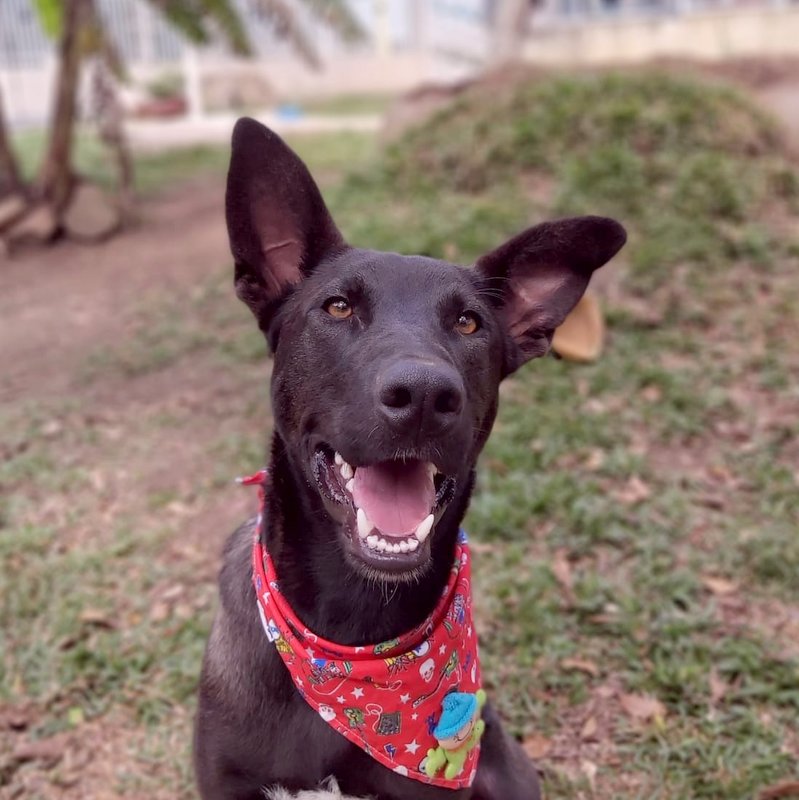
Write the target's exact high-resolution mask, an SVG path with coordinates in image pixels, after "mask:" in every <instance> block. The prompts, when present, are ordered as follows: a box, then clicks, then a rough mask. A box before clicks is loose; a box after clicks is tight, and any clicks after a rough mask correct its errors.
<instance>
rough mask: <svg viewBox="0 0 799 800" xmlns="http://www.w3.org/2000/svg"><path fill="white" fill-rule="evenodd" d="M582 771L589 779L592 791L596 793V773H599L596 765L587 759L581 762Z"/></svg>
mask: <svg viewBox="0 0 799 800" xmlns="http://www.w3.org/2000/svg"><path fill="white" fill-rule="evenodd" d="M580 769H581V770H582V772H583V775H585V777H586V778H588V785H589V786H590V787H591V791H592V792H595V791H596V773H597V766H596V764H594V762H593V761H589V760H588V759H587V758H586V759H583V760H582V761H581V762H580Z"/></svg>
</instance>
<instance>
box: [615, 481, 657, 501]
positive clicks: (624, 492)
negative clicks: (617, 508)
mask: <svg viewBox="0 0 799 800" xmlns="http://www.w3.org/2000/svg"><path fill="white" fill-rule="evenodd" d="M651 494H652V490H651V489H650V488H649V486H647V484H645V483H644V482H643V481H642V480H641V479H640V478H639V477H638V476H637V475H633V476H632V477H630V479H629V480H628V481H627V483H626V485H625V486H624V487H623V488H622V489H619V490H618V491H617V492H616V499H617V500H618V501H619V502H620V503H624V505H626V506H633V505H637V504H638V503H641V502H643V501H644V500H646V499H648V498H649V496H650V495H651Z"/></svg>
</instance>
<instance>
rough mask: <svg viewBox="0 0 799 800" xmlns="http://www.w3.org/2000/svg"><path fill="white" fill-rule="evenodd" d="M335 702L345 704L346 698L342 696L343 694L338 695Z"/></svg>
mask: <svg viewBox="0 0 799 800" xmlns="http://www.w3.org/2000/svg"><path fill="white" fill-rule="evenodd" d="M336 702H337V703H346V702H347V698H346V697H344V695H343V694H340V695H339V696H338V697H337V698H336Z"/></svg>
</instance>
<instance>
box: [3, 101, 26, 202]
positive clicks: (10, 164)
mask: <svg viewBox="0 0 799 800" xmlns="http://www.w3.org/2000/svg"><path fill="white" fill-rule="evenodd" d="M7 194H24V186H23V184H22V178H21V177H20V174H19V167H18V166H17V157H16V154H15V153H14V150H13V148H12V147H11V136H10V134H9V132H8V129H7V127H6V118H5V114H4V113H3V97H2V95H1V94H0V197H4V196H5V195H7Z"/></svg>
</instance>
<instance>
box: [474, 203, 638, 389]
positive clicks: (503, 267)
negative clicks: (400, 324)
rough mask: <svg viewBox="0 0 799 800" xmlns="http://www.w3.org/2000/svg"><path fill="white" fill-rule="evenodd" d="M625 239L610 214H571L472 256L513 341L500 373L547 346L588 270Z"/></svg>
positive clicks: (584, 282)
mask: <svg viewBox="0 0 799 800" xmlns="http://www.w3.org/2000/svg"><path fill="white" fill-rule="evenodd" d="M625 241H627V233H626V232H625V230H624V228H623V227H622V226H621V225H619V223H618V222H616V221H615V220H612V219H608V218H606V217H573V218H570V219H560V220H555V221H553V222H544V223H542V224H541V225H536V226H535V227H534V228H528V229H527V230H526V231H524V232H522V233H520V234H519V235H518V236H514V237H513V239H510V240H509V241H507V242H506V243H505V244H503V245H502V246H500V247H498V248H497V249H496V250H492V251H491V252H490V253H488V254H487V255H485V256H483V257H482V258H481V259H479V261H477V263H476V264H475V270H476V271H477V272H478V273H479V274H480V275H481V276H482V277H483V278H484V279H485V283H486V285H487V287H488V288H490V289H491V290H492V291H491V292H490V296H491V297H492V299H493V302H494V303H495V304H496V305H497V307H498V313H499V316H500V318H501V319H502V321H503V323H504V325H505V327H506V329H507V331H508V333H509V334H510V337H511V339H512V340H513V342H514V345H515V347H512V350H513V352H511V353H509V354H508V358H507V364H506V374H509V373H511V372H513V371H514V370H516V369H518V368H519V367H520V366H521V365H522V364H524V363H525V362H526V361H529V360H530V359H531V358H536V357H537V356H542V355H544V354H545V353H546V352H547V351H548V350H549V346H550V344H551V342H552V335H553V333H554V332H555V328H557V327H558V326H559V325H560V324H561V323H562V322H563V320H564V319H566V316H567V314H568V313H569V312H570V311H571V310H572V309H573V308H574V307H575V306H576V305H577V302H578V301H579V300H580V298H581V297H582V296H583V292H585V289H586V287H587V286H588V281H589V280H590V278H591V274H592V273H593V271H594V270H595V269H599V267H601V266H602V265H603V264H605V263H606V262H607V261H609V260H610V259H611V258H613V256H614V255H616V253H618V251H619V250H620V249H621V248H622V246H623V245H624V243H625Z"/></svg>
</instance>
